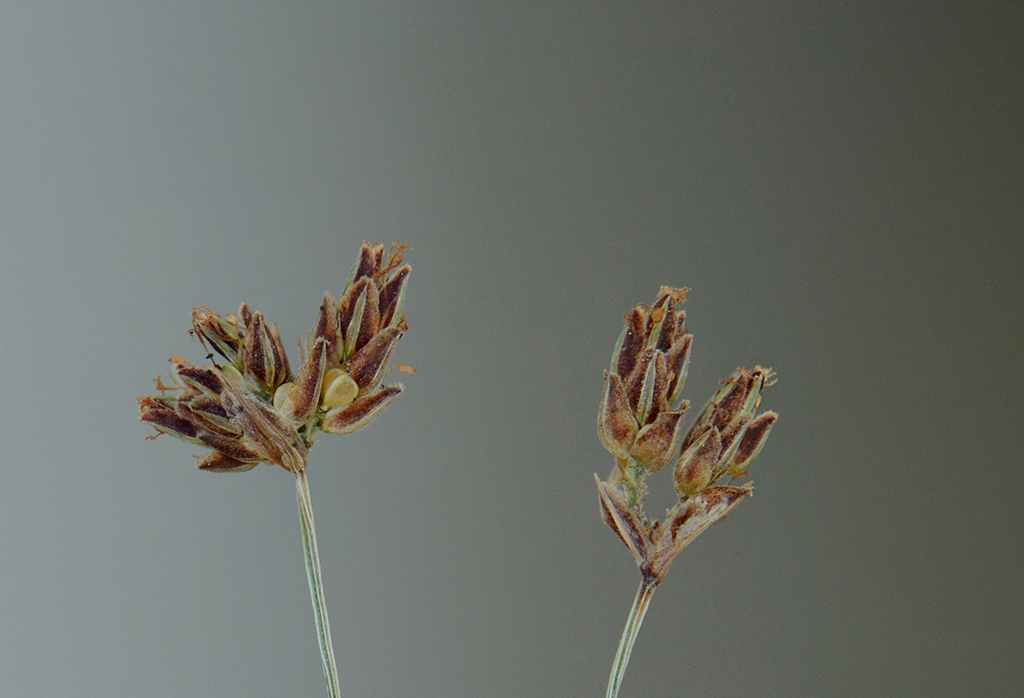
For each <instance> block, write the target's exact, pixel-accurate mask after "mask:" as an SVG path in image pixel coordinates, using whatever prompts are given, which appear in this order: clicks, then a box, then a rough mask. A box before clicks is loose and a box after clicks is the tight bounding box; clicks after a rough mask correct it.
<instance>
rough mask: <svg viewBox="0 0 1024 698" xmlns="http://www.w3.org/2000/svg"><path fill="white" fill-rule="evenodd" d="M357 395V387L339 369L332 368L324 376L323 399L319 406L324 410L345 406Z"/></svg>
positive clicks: (349, 377) (350, 377) (350, 378)
mask: <svg viewBox="0 0 1024 698" xmlns="http://www.w3.org/2000/svg"><path fill="white" fill-rule="evenodd" d="M357 395H359V386H358V385H356V382H355V381H354V380H352V376H350V375H348V374H347V373H345V372H344V371H342V370H341V369H340V368H332V369H331V370H330V371H328V372H327V373H326V374H324V390H323V397H322V399H321V400H320V406H321V407H322V408H324V409H325V410H327V409H330V408H332V407H341V406H343V405H347V404H349V403H350V402H352V401H353V400H355V399H356V396H357Z"/></svg>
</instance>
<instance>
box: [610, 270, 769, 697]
mask: <svg viewBox="0 0 1024 698" xmlns="http://www.w3.org/2000/svg"><path fill="white" fill-rule="evenodd" d="M687 291H688V289H677V288H668V287H662V288H661V292H660V293H659V294H658V297H657V299H656V300H655V301H654V304H653V305H651V306H647V305H638V306H636V307H635V308H633V309H632V310H631V311H629V312H628V313H626V317H625V320H626V325H625V327H624V328H623V330H622V334H621V336H620V337H619V341H618V344H617V346H616V347H615V352H614V353H613V355H612V363H611V368H610V370H609V371H608V372H606V373H605V382H604V395H603V397H602V399H601V409H600V412H599V413H598V420H597V433H598V435H599V436H600V438H601V443H602V444H604V447H605V448H606V449H608V451H610V452H611V453H612V454H613V455H614V456H615V457H616V463H615V467H614V469H613V470H612V473H611V475H610V476H609V478H608V481H607V482H602V481H601V480H600V479H599V478H597V476H596V475H595V476H594V477H595V479H597V490H598V496H599V499H600V503H601V517H602V518H603V519H604V522H605V523H606V524H608V525H609V526H610V527H611V528H612V530H613V531H615V532H616V533H617V534H618V535H619V537H620V538H621V539H622V541H623V542H624V543H625V544H626V547H628V548H629V550H630V552H631V553H633V558H634V559H635V560H636V564H637V566H638V567H639V568H640V575H641V579H640V588H639V589H638V590H637V594H636V598H635V599H634V600H633V607H632V609H631V610H630V613H629V618H628V620H627V621H626V627H625V630H623V633H622V639H621V640H620V642H619V648H618V651H617V653H616V655H615V661H614V662H613V664H612V671H611V676H610V677H609V679H608V691H607V698H615V696H617V695H618V692H619V686H620V685H621V683H622V677H623V674H624V673H625V671H626V665H627V664H628V663H629V655H630V653H631V652H632V649H633V643H634V642H635V641H636V637H637V633H638V632H639V631H640V625H641V623H643V619H644V614H646V613H647V607H648V605H649V604H650V601H651V597H652V596H653V594H654V591H655V589H657V588H658V585H659V584H661V582H662V581H663V580H664V579H665V575H666V574H667V573H668V568H669V565H671V564H672V560H674V559H675V557H676V555H678V554H679V553H680V552H681V551H682V549H683V548H685V547H686V546H687V545H689V544H690V542H691V541H693V539H694V538H696V537H697V536H698V535H700V533H701V532H703V531H704V529H706V528H707V527H708V526H710V525H711V524H713V523H715V522H717V521H721V520H722V519H724V518H725V517H726V516H728V515H729V513H730V512H732V510H733V509H735V508H736V507H737V506H738V505H739V503H740V502H741V501H743V499H744V498H745V497H747V496H748V495H750V494H752V492H753V488H752V486H751V484H750V483H747V484H745V485H743V486H742V487H733V486H729V485H717V486H716V483H717V482H719V481H720V480H722V479H723V478H725V477H729V478H736V477H741V476H743V475H745V474H746V471H747V468H748V467H749V466H750V464H751V462H752V461H753V460H754V458H756V457H757V455H758V454H759V453H760V452H761V449H762V448H763V447H764V443H765V440H766V439H767V438H768V433H769V432H770V431H771V429H772V426H773V425H774V424H775V420H776V417H777V415H776V414H775V413H774V412H763V413H761V414H756V411H757V408H758V405H759V403H760V401H761V391H762V390H763V389H764V388H766V387H767V386H768V385H771V383H772V381H771V376H772V373H771V369H763V368H761V367H760V366H758V367H757V368H755V369H753V370H749V369H746V368H739V369H737V370H736V372H735V373H733V375H732V376H731V377H730V378H729V379H727V380H725V381H722V387H721V388H720V389H719V390H718V392H717V393H715V395H714V397H713V398H711V401H710V402H708V404H707V406H706V407H705V408H704V410H703V412H701V414H700V416H699V417H698V418H697V420H696V422H695V423H694V424H693V426H691V427H690V429H689V430H684V429H683V422H684V419H685V416H686V410H687V407H688V406H689V403H688V402H687V401H685V400H683V401H680V395H681V393H682V389H683V383H684V382H685V381H686V373H687V368H688V365H689V360H690V346H691V344H692V340H693V335H692V334H690V332H689V331H688V330H687V329H686V327H685V321H686V313H685V312H684V311H682V310H678V306H679V305H681V304H682V303H683V302H684V301H685V300H686V292H687ZM672 462H675V468H674V477H675V487H676V494H677V495H678V496H679V502H678V503H677V504H676V505H675V506H673V507H672V508H671V509H670V510H669V511H668V516H667V517H666V518H665V520H664V521H651V520H650V519H648V518H647V516H646V515H645V514H644V510H643V498H644V495H645V494H646V493H647V484H646V480H647V477H648V476H649V475H650V474H652V473H656V472H658V471H659V470H662V469H663V468H665V467H666V466H667V465H669V464H670V463H672Z"/></svg>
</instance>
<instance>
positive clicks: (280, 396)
mask: <svg viewBox="0 0 1024 698" xmlns="http://www.w3.org/2000/svg"><path fill="white" fill-rule="evenodd" d="M291 389H292V384H291V383H284V384H282V385H280V386H279V387H278V388H277V390H275V391H274V409H275V410H280V409H281V407H282V406H283V405H284V401H285V400H287V399H288V391H289V390H291Z"/></svg>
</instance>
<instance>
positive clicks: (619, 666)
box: [605, 575, 658, 698]
mask: <svg viewBox="0 0 1024 698" xmlns="http://www.w3.org/2000/svg"><path fill="white" fill-rule="evenodd" d="M657 588H658V582H657V581H655V579H654V578H653V577H648V576H647V575H644V576H643V578H642V579H641V580H640V588H639V589H637V590H636V598H635V599H633V608H631V609H629V618H627V619H626V627H625V628H624V629H623V631H622V639H621V640H619V649H618V651H617V652H616V653H615V661H614V662H613V663H612V673H611V676H609V677H608V692H607V693H606V694H605V698H616V696H618V695H619V686H621V685H622V677H623V675H624V674H625V673H626V665H628V664H629V655H630V653H631V652H632V651H633V643H634V642H636V636H637V634H638V633H639V632H640V624H641V623H643V622H644V615H645V614H646V613H647V606H648V605H650V603H651V597H653V596H654V590H655V589H657Z"/></svg>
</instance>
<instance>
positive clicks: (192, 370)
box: [139, 243, 411, 698]
mask: <svg viewBox="0 0 1024 698" xmlns="http://www.w3.org/2000/svg"><path fill="white" fill-rule="evenodd" d="M405 249H407V248H406V247H404V246H400V245H397V244H395V245H392V247H391V249H390V251H385V249H384V246H383V245H380V244H372V245H371V244H369V243H363V246H362V248H361V249H360V251H359V260H358V261H357V262H356V264H355V266H354V267H353V269H352V274H351V275H350V277H349V280H348V283H347V284H346V287H345V292H344V293H343V294H342V296H341V300H340V301H335V299H334V298H333V297H331V295H330V294H327V295H326V296H325V297H324V301H323V303H322V304H321V306H320V313H319V314H318V316H317V319H316V323H315V324H314V326H313V329H312V331H310V333H309V336H308V338H307V342H306V349H307V350H306V352H305V353H306V355H305V358H304V359H303V361H302V364H301V366H300V367H299V370H298V372H296V373H294V374H293V373H292V372H291V369H290V368H289V364H288V357H287V355H286V354H285V351H284V347H282V346H281V341H280V338H279V337H278V332H277V327H276V326H274V325H269V324H267V322H266V321H265V320H264V319H263V316H262V315H261V314H260V313H258V312H253V311H251V310H250V309H249V306H247V305H245V304H244V303H243V304H242V307H241V309H240V310H239V312H238V315H227V316H220V315H217V314H216V313H213V312H212V311H210V310H209V309H208V308H197V309H195V310H193V312H192V330H190V333H191V334H192V335H193V336H194V337H196V338H197V339H198V340H199V341H200V342H201V343H202V344H203V346H204V347H206V348H208V349H212V350H213V351H214V352H216V353H217V354H219V355H220V356H221V357H222V359H223V360H224V363H218V362H217V361H216V360H215V358H214V354H213V353H212V352H211V353H210V354H209V355H208V356H207V358H208V359H210V360H211V361H212V365H208V366H202V367H200V366H195V365H193V364H191V363H189V362H188V361H186V360H184V359H181V358H173V359H171V362H172V363H173V364H174V373H173V375H172V386H165V385H163V384H162V383H161V382H160V380H159V379H157V388H158V390H159V391H160V393H161V394H160V395H159V396H155V397H143V398H140V399H139V404H140V415H139V418H140V419H141V420H142V421H144V422H147V423H149V424H151V425H152V426H154V427H156V429H157V430H158V432H160V433H164V434H171V435H172V436H176V437H178V438H180V439H182V440H184V441H187V442H189V443H192V444H196V445H198V446H205V447H208V448H210V449H212V451H211V452H210V453H208V454H207V455H206V456H205V457H203V458H202V459H201V460H200V461H199V468H200V469H201V470H208V471H211V472H220V473H227V472H242V471H246V470H251V469H252V468H254V467H256V466H257V465H258V464H259V463H267V464H268V465H270V464H273V465H279V466H281V467H282V468H284V469H285V470H287V471H289V472H291V473H292V474H293V475H294V476H295V486H296V493H297V496H298V500H299V518H300V521H301V524H302V542H303V550H304V552H305V558H306V573H307V576H308V578H309V591H310V596H311V597H312V600H313V612H314V615H315V619H316V628H317V638H318V641H319V644H320V653H321V658H322V660H323V666H324V675H325V677H326V679H327V689H328V694H329V696H331V698H337V697H338V696H340V689H339V687H338V670H337V667H336V665H335V660H334V650H333V648H332V647H331V633H330V626H329V624H328V621H327V606H326V603H325V601H324V595H323V585H322V583H321V578H320V557H319V554H318V552H317V547H316V529H315V527H314V523H313V508H312V502H311V500H310V496H309V485H308V482H307V480H306V465H307V463H308V459H309V450H310V449H311V448H312V446H313V440H314V437H315V436H316V433H317V432H318V431H325V432H328V433H331V434H351V433H353V432H355V431H358V430H360V429H362V428H363V427H365V426H366V425H367V424H369V423H370V421H372V420H373V419H374V418H375V417H377V415H379V414H380V413H381V412H382V411H383V410H384V408H386V407H387V406H388V405H389V404H391V402H392V401H393V400H394V399H395V398H396V397H398V395H399V393H401V392H402V386H401V385H398V384H396V385H382V384H381V380H382V379H383V377H384V375H385V374H386V373H387V372H388V365H389V363H390V360H391V354H392V353H393V352H394V349H395V346H396V344H397V343H398V340H399V339H401V338H402V335H404V334H405V332H406V331H407V330H408V326H407V325H406V323H405V317H404V316H403V315H402V301H403V298H404V295H405V288H406V283H407V281H408V279H409V271H410V268H409V265H403V264H402V256H403V253H404V251H405ZM300 352H301V345H300ZM396 368H399V369H400V370H404V371H405V372H411V369H407V367H403V366H398V367H396ZM168 393H170V394H168ZM149 438H155V437H149Z"/></svg>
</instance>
